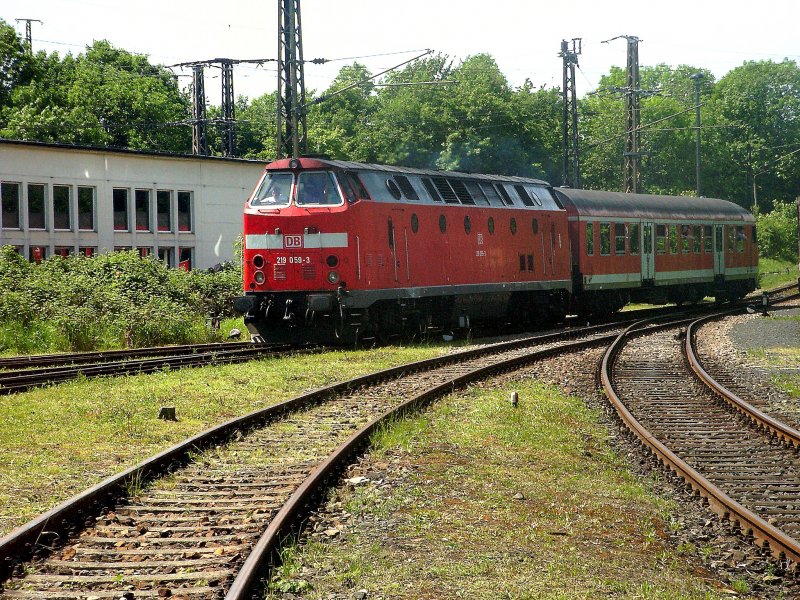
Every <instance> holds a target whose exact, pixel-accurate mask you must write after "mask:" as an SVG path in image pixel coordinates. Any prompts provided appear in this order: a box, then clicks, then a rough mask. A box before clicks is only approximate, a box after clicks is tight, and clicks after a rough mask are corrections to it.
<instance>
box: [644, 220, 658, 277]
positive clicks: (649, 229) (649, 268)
mask: <svg viewBox="0 0 800 600" xmlns="http://www.w3.org/2000/svg"><path fill="white" fill-rule="evenodd" d="M654 241H655V240H654V238H653V224H652V223H642V281H653V279H654V278H655V276H656V275H655V274H656V255H655V246H654Z"/></svg>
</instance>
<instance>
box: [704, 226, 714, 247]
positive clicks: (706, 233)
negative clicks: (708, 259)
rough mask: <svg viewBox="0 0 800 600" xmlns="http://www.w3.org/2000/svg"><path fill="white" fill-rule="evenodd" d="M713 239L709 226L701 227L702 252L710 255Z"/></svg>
mask: <svg viewBox="0 0 800 600" xmlns="http://www.w3.org/2000/svg"><path fill="white" fill-rule="evenodd" d="M713 244H714V238H713V237H711V225H703V252H705V253H706V254H711V250H712V248H713Z"/></svg>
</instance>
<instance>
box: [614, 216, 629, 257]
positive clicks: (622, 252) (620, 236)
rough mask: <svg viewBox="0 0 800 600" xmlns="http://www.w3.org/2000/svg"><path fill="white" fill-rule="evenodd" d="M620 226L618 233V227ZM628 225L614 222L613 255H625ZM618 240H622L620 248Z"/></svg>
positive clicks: (626, 251)
mask: <svg viewBox="0 0 800 600" xmlns="http://www.w3.org/2000/svg"><path fill="white" fill-rule="evenodd" d="M620 227H622V233H621V234H620V232H619V228H620ZM627 236H628V227H627V226H626V225H625V223H614V255H615V256H625V255H626V254H627V253H628V243H627ZM620 242H622V249H621V250H620Z"/></svg>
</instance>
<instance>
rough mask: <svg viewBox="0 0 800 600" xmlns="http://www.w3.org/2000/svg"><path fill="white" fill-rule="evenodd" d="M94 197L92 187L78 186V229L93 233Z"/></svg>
mask: <svg viewBox="0 0 800 600" xmlns="http://www.w3.org/2000/svg"><path fill="white" fill-rule="evenodd" d="M94 197H95V190H94V188H93V187H82V186H78V229H80V230H81V231H94Z"/></svg>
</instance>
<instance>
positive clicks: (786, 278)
mask: <svg viewBox="0 0 800 600" xmlns="http://www.w3.org/2000/svg"><path fill="white" fill-rule="evenodd" d="M797 277H798V272H797V263H793V262H786V261H783V260H775V259H772V258H763V257H762V258H761V259H759V261H758V280H759V285H760V286H761V289H762V290H770V289H772V288H776V287H779V286H781V285H786V284H787V283H797Z"/></svg>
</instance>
